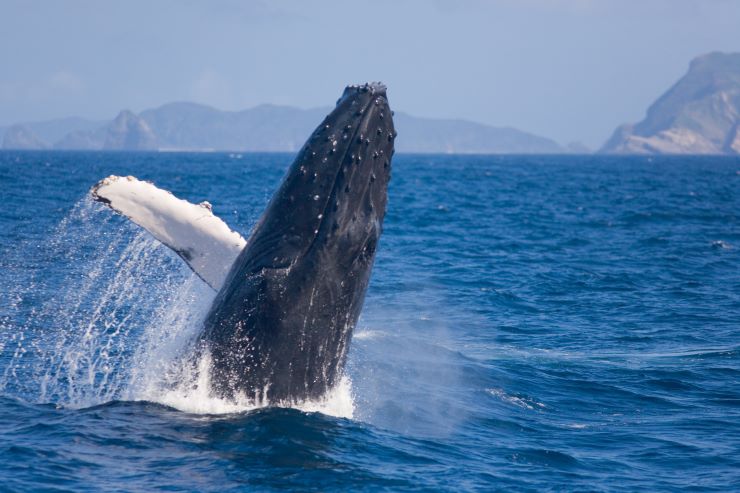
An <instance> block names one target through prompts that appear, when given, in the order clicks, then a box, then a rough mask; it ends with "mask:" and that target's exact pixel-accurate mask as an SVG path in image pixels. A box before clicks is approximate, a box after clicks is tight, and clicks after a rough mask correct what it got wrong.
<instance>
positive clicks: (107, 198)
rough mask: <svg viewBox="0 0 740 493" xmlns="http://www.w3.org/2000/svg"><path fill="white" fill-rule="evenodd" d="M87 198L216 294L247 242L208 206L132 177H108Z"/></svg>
mask: <svg viewBox="0 0 740 493" xmlns="http://www.w3.org/2000/svg"><path fill="white" fill-rule="evenodd" d="M90 193H91V194H92V196H93V198H94V199H95V200H97V201H99V202H103V203H105V204H106V205H108V207H110V208H111V209H113V210H114V211H116V212H119V213H121V214H123V215H124V216H126V217H128V218H129V219H131V220H132V221H133V222H135V223H136V224H138V225H139V226H141V227H142V228H144V229H146V230H147V231H148V232H149V233H151V234H152V236H154V237H155V238H156V239H158V240H159V241H161V242H162V243H164V244H165V245H167V246H168V247H170V248H171V249H172V250H174V251H175V252H176V253H177V254H178V255H179V256H180V257H182V259H183V260H185V262H187V264H188V265H189V266H190V268H191V269H193V271H194V272H195V273H196V274H198V276H200V277H201V278H202V279H203V280H204V281H205V282H206V283H208V285H209V286H211V287H212V288H213V289H215V290H216V291H218V290H219V289H221V286H222V285H223V283H224V281H225V280H226V276H227V275H228V273H229V270H230V269H231V266H232V265H233V264H234V261H235V260H236V257H237V256H239V253H240V252H241V251H242V249H244V246H245V245H246V243H247V242H246V241H245V240H244V238H242V236H241V235H240V234H239V233H237V232H235V231H232V230H231V229H229V227H228V226H227V225H226V223H224V222H223V221H222V220H221V219H219V218H218V217H216V216H214V215H213V212H212V211H211V205H210V204H209V203H208V202H203V203H201V204H198V205H196V204H191V203H190V202H188V201H186V200H182V199H178V198H177V197H175V196H174V195H173V194H172V193H171V192H168V191H166V190H162V189H160V188H157V187H155V186H154V185H153V184H152V183H149V182H145V181H141V180H138V179H136V178H134V177H133V176H128V177H120V176H109V177H108V178H106V179H104V180H102V181H100V182H99V183H98V184H97V185H95V186H94V187H93V189H92V190H91V192H90Z"/></svg>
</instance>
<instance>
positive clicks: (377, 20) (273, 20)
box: [0, 0, 740, 147]
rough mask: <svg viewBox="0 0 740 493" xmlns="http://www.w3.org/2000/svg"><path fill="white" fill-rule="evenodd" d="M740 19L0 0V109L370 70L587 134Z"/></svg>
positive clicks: (728, 36)
mask: <svg viewBox="0 0 740 493" xmlns="http://www.w3.org/2000/svg"><path fill="white" fill-rule="evenodd" d="M738 26H740V1H738V0H428V1H422V0H395V1H392V0H376V1H362V2H355V1H348V0H342V1H340V0H336V1H333V0H329V1H322V2H309V1H299V0H285V1H269V2H268V1H251V2H250V1H237V0H218V1H213V0H212V1H208V2H205V1H203V2H199V1H194V0H149V1H138V0H127V1H116V2H113V1H104V0H67V1H34V0H17V1H16V0H0V61H1V67H2V68H1V69H0V124H8V123H13V122H16V121H24V120H25V121H29V120H39V119H47V118H55V117H61V116H69V115H78V116H83V117H88V118H96V119H105V118H112V117H113V116H115V114H116V113H117V112H118V111H119V110H120V109H122V108H129V109H132V110H134V111H141V110H143V109H146V108H149V107H153V106H157V105H160V104H163V103H165V102H169V101H176V100H192V101H197V102H202V103H206V104H210V105H213V106H216V107H218V108H222V109H243V108H247V107H251V106H254V105H257V104H260V103H266V102H267V103H277V104H288V105H295V106H299V107H314V106H327V105H331V104H333V102H334V101H335V100H336V99H337V97H338V96H339V94H340V92H341V90H342V88H343V87H344V85H345V84H347V83H354V82H362V81H366V80H382V81H384V82H386V83H387V84H388V86H389V98H390V101H391V105H392V106H393V107H394V108H395V109H397V110H402V111H406V112H409V113H412V114H415V115H419V116H429V117H457V118H466V119H470V120H475V121H480V122H484V123H489V124H493V125H510V126H514V127H517V128H520V129H522V130H527V131H530V132H534V133H537V134H541V135H544V136H547V137H551V138H554V139H556V140H557V141H559V142H561V143H566V142H569V141H574V140H580V141H582V142H585V143H586V144H587V145H589V146H591V147H596V146H599V145H600V144H601V143H603V141H604V140H606V138H607V137H608V136H609V135H610V134H611V132H612V130H613V129H614V127H615V126H616V125H618V124H620V123H623V122H627V121H636V120H639V119H641V118H642V116H643V115H644V111H645V109H646V107H647V105H648V104H649V103H651V102H652V101H653V100H654V99H655V98H656V97H657V96H659V95H660V94H661V93H662V92H663V91H665V90H666V89H667V88H668V87H669V86H670V85H671V84H672V83H673V82H675V81H676V80H677V79H678V78H679V77H680V76H681V75H683V74H684V73H685V71H686V69H687V67H688V63H689V61H690V59H691V58H693V57H694V56H696V55H699V54H702V53H705V52H709V51H715V50H719V51H740V29H739V28H738Z"/></svg>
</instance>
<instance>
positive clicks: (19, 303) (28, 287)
mask: <svg viewBox="0 0 740 493" xmlns="http://www.w3.org/2000/svg"><path fill="white" fill-rule="evenodd" d="M32 247H34V245H29V244H24V245H21V246H20V251H21V252H24V251H32ZM36 250H37V251H38V252H39V253H38V258H35V259H33V260H35V268H32V269H28V268H25V269H24V268H17V269H15V270H13V271H12V272H11V275H10V276H8V278H7V279H5V280H3V281H1V282H2V283H3V284H7V285H3V286H0V288H2V289H3V290H4V291H5V292H6V293H7V299H8V300H9V303H8V306H7V309H6V310H3V312H5V313H3V312H0V329H2V330H0V354H2V356H3V358H2V359H0V363H1V364H2V365H3V366H5V368H1V367H0V391H1V392H3V393H7V391H8V389H10V388H11V387H12V389H13V393H14V394H17V395H18V396H19V397H21V398H23V399H26V400H30V401H35V402H42V403H54V404H56V405H58V406H63V407H71V408H81V407H89V406H94V405H99V404H103V403H106V402H110V401H113V400H144V401H151V402H157V403H161V404H164V405H167V406H171V407H174V408H176V409H179V410H182V411H186V412H190V413H207V414H221V413H234V412H243V411H249V410H252V409H255V408H259V407H264V406H266V405H269V404H270V403H268V402H255V401H254V400H250V399H247V398H237V399H235V400H233V401H232V400H225V399H220V398H218V397H216V396H215V395H214V394H213V392H212V391H211V386H210V382H209V381H208V376H209V371H208V369H209V367H210V359H209V357H208V355H207V354H206V355H204V356H202V357H200V358H199V360H198V361H196V362H195V363H194V364H190V362H191V361H192V359H193V356H192V354H193V353H192V351H191V350H192V343H193V341H194V339H195V338H196V336H197V335H198V333H199V331H200V329H201V327H202V323H203V318H204V317H205V315H206V313H207V310H208V308H209V307H210V305H211V303H212V301H213V298H214V295H215V293H214V292H213V291H212V290H211V289H210V288H209V287H208V286H206V285H205V283H203V282H202V281H201V280H200V279H198V277H197V276H196V275H195V274H193V273H192V272H191V271H190V270H189V269H188V268H187V267H186V266H184V264H183V263H182V262H181V261H180V259H179V258H177V256H176V255H175V254H174V253H172V252H171V251H170V250H169V249H168V248H166V247H164V246H163V245H161V244H160V243H159V242H157V241H156V240H154V239H153V238H151V237H150V236H149V234H148V233H146V232H144V231H142V230H140V229H139V228H137V227H136V226H134V225H131V224H130V223H128V222H127V221H126V220H125V219H123V218H121V217H118V216H116V215H114V214H111V212H110V211H109V210H107V209H106V208H105V207H103V206H101V205H100V204H97V203H95V202H93V201H92V200H90V199H88V198H85V199H82V200H80V201H79V202H78V203H77V204H76V205H75V206H74V207H73V209H72V210H71V211H70V212H69V213H68V214H67V216H66V217H65V218H64V219H63V220H62V221H61V222H60V224H59V225H58V227H57V228H56V230H55V231H53V232H52V233H51V235H50V238H49V239H48V240H46V241H44V242H43V244H42V245H39V246H37V247H36ZM39 299H40V300H43V301H42V302H41V303H34V302H33V300H39ZM28 306H31V307H33V306H41V308H40V309H38V310H36V309H33V308H31V309H28V308H26V307H28ZM29 352H31V353H34V357H28V353H29ZM291 407H296V408H298V409H301V410H303V411H306V412H322V413H324V414H330V415H334V416H340V417H348V418H351V417H352V415H353V411H354V405H353V400H352V392H351V383H350V380H349V379H348V378H347V377H345V378H343V379H342V381H341V383H340V385H338V386H337V388H336V389H334V390H333V391H332V392H331V393H330V394H328V395H327V396H325V397H324V398H323V399H321V400H320V401H309V402H300V403H294V404H291Z"/></svg>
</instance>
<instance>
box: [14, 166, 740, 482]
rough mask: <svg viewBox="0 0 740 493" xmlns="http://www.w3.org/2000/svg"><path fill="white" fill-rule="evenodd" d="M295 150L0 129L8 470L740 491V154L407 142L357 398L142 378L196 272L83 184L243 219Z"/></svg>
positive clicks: (83, 475) (354, 364)
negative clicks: (247, 402)
mask: <svg viewBox="0 0 740 493" xmlns="http://www.w3.org/2000/svg"><path fill="white" fill-rule="evenodd" d="M290 161H291V156H289V155H280V154H273V155H271V154H265V155H259V154H246V155H244V156H241V158H239V156H229V155H227V154H135V153H107V154H106V153H99V154H96V153H13V152H4V153H0V203H1V204H2V207H0V277H2V280H0V283H1V284H0V490H5V489H7V490H10V491H31V490H43V489H45V490H50V491H85V490H87V491H98V490H153V489H171V490H190V491H233V490H242V489H246V490H257V491H262V490H268V491H269V490H277V489H295V490H302V491H308V490H316V491H333V490H338V491H356V490H369V491H378V490H387V491H411V490H413V491H425V490H426V491H433V490H456V491H458V490H477V491H490V490H505V491H548V490H550V491H562V490H566V491H733V490H735V491H738V490H740V159H737V158H716V157H711V158H699V157H680V158H679V157H671V158H657V157H656V158H643V157H609V158H606V157H573V156H553V157H515V156H502V157H491V156H410V155H399V156H397V157H396V158H395V160H394V171H393V178H392V180H391V188H390V199H389V209H388V216H387V218H386V224H385V232H384V235H383V238H382V240H381V245H380V250H379V252H378V257H377V260H376V265H375V268H374V271H373V278H372V282H371V286H370V289H369V292H368V296H367V299H366V303H365V309H364V312H363V315H362V318H361V320H360V324H359V326H358V329H357V332H356V335H357V337H356V338H355V340H354V341H353V343H352V349H351V353H350V361H349V368H348V374H349V377H350V378H351V382H352V383H351V392H352V401H353V404H354V412H353V413H352V417H351V418H348V417H336V416H333V415H332V413H331V412H327V413H326V414H325V413H322V412H306V411H305V410H300V409H279V408H263V409H255V410H245V411H242V412H233V413H227V414H219V415H214V414H207V413H206V414H203V413H198V412H194V411H193V410H190V411H183V410H178V409H176V407H178V406H174V407H172V406H170V405H167V403H168V401H167V400H166V399H160V398H159V397H158V396H157V395H156V394H152V393H151V392H150V393H149V394H146V393H145V392H143V391H141V390H140V389H138V388H137V389H138V390H136V389H135V390H132V384H130V383H127V382H131V381H133V380H135V379H136V378H139V379H141V377H140V375H141V374H143V373H146V372H144V370H142V368H143V367H146V361H149V360H148V359H147V358H149V359H157V358H158V357H156V358H151V357H150V356H151V355H149V356H147V354H146V353H147V351H146V350H142V349H141V348H142V347H149V346H147V344H149V345H151V344H154V346H157V344H158V343H156V341H155V343H151V341H150V342H147V340H148V339H147V337H150V338H151V337H153V336H152V334H155V335H154V337H155V338H156V332H157V330H159V329H162V330H165V329H166V328H167V327H180V328H182V327H186V328H187V327H188V324H192V323H194V322H192V320H190V318H188V317H195V318H197V313H196V312H198V310H199V308H198V306H197V305H198V300H199V298H200V297H202V295H203V293H204V291H203V290H202V287H200V286H198V285H197V283H198V282H199V281H197V279H196V280H194V279H193V277H194V276H192V274H190V273H189V271H188V270H187V268H184V267H183V266H182V265H180V262H179V260H178V259H177V258H176V257H174V256H173V255H172V254H170V253H169V252H168V251H166V249H164V248H161V247H158V246H157V245H156V244H155V243H154V242H152V241H151V240H148V239H147V237H146V235H143V234H141V233H140V232H138V230H137V229H136V228H135V227H133V226H131V225H129V224H127V223H126V222H125V221H124V220H122V219H121V218H118V217H114V216H113V215H112V214H111V213H110V212H109V211H107V210H105V209H104V208H103V207H102V206H99V205H93V204H91V203H89V202H87V201H86V200H85V199H84V197H85V195H86V193H87V191H88V190H89V188H90V187H91V186H92V185H93V184H94V183H95V182H97V181H98V180H99V179H101V178H103V177H105V176H107V175H109V174H118V175H127V174H131V175H135V176H137V177H140V178H142V179H148V180H152V181H154V182H155V183H156V184H157V185H158V186H160V187H162V188H165V189H169V190H172V191H173V192H174V193H175V194H176V195H177V196H179V197H183V198H186V199H188V200H190V201H192V202H199V201H202V200H209V201H210V202H211V203H212V204H213V207H214V212H215V213H216V214H218V215H219V216H221V217H222V218H223V219H225V220H226V221H227V223H229V224H230V225H231V226H232V227H233V228H235V229H237V230H238V231H240V232H242V233H243V234H245V235H246V234H247V233H248V231H249V228H250V227H251V225H252V223H253V222H254V220H255V219H256V218H257V217H258V215H259V214H260V212H261V210H262V208H263V207H264V205H265V203H266V202H267V200H268V199H269V197H270V195H271V193H272V191H273V190H274V188H275V187H276V186H277V184H278V183H279V180H280V178H281V177H282V174H283V172H284V170H285V167H286V166H287V165H288V164H289V163H290ZM183 286H185V287H183ZM203 296H205V295H203ZM183 300H184V301H183ZM206 301H207V300H206ZM206 304H207V303H206ZM194 313H195V315H194ZM178 317H179V318H178ZM152 320H155V322H152ZM182 330H185V329H182ZM157 347H160V346H157ZM142 354H144V356H142ZM157 354H159V353H157ZM137 372H138V373H137ZM137 375H139V376H138V377H137ZM146 378H151V375H150V376H148V377H146ZM132 379H133V380H132ZM145 380H146V379H145ZM137 392H138V393H137ZM141 395H147V396H149V397H148V398H147V399H146V400H130V399H132V398H134V399H138V398H140V397H136V396H141ZM131 396H134V397H131ZM191 404H192V403H191ZM196 404H197V403H196ZM188 405H190V404H188ZM193 405H195V404H193ZM180 408H181V407H180ZM186 408H187V406H186ZM339 414H340V415H341V413H339Z"/></svg>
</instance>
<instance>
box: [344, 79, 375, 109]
mask: <svg viewBox="0 0 740 493" xmlns="http://www.w3.org/2000/svg"><path fill="white" fill-rule="evenodd" d="M386 91H387V87H386V85H385V84H383V83H382V82H379V81H378V82H366V83H364V84H351V85H348V86H347V87H345V88H344V92H343V93H342V96H341V97H340V98H339V99H337V105H339V103H341V102H342V100H343V99H345V98H347V97H350V96H352V95H354V94H358V93H359V94H363V93H370V96H383V97H387V96H386Z"/></svg>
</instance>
